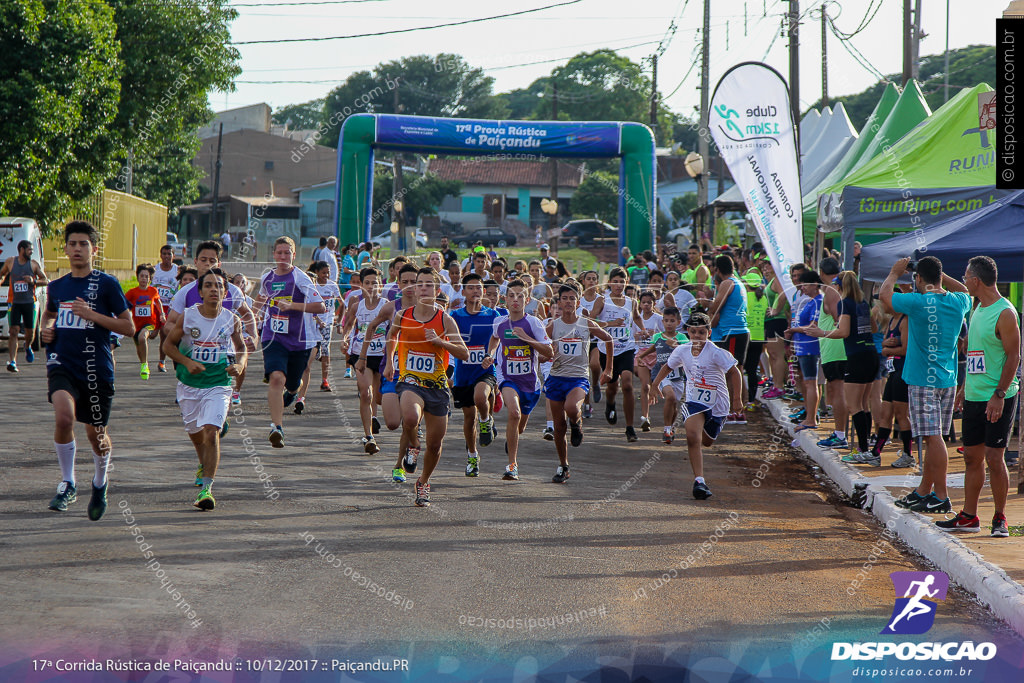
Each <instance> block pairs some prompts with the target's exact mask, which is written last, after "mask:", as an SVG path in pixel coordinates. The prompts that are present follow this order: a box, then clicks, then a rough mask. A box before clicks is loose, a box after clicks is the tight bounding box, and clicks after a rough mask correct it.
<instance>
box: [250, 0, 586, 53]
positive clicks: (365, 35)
mask: <svg viewBox="0 0 1024 683" xmlns="http://www.w3.org/2000/svg"><path fill="white" fill-rule="evenodd" d="M580 2H582V0H566V1H565V2H558V3H555V4H553V5H544V6H543V7H535V8H533V9H524V10H520V11H518V12H508V13H506V14H496V15H494V16H490V17H478V18H476V19H464V20H463V21H453V22H449V23H446V24H434V25H433V26H416V27H414V28H396V29H391V30H390V31H377V32H374V33H354V34H351V35H347V36H324V37H322V38H277V39H273V40H245V41H241V42H238V43H234V44H235V45H266V44H269V43H310V42H318V41H324V40H348V39H349V38H369V37H372V36H389V35H394V34H396V33H412V32H413V31H429V30H431V29H435V28H447V27H449V26H465V25H466V24H477V23H480V22H482V21H492V20H494V19H507V18H508V17H517V16H520V15H523V14H530V13H532V12H541V11H543V10H547V9H553V8H555V7H566V6H568V5H575V4H577V3H580Z"/></svg>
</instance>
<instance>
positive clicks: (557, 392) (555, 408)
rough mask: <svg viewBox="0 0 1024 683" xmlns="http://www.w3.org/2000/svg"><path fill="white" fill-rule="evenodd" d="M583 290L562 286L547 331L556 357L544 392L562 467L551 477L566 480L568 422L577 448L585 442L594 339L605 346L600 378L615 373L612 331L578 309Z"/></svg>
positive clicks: (607, 378)
mask: <svg viewBox="0 0 1024 683" xmlns="http://www.w3.org/2000/svg"><path fill="white" fill-rule="evenodd" d="M579 298H580V297H579V292H577V291H576V288H575V287H573V286H571V285H568V284H564V285H562V286H560V287H559V288H558V306H559V311H560V313H561V315H560V317H558V318H555V319H553V320H552V321H551V322H550V323H548V326H547V330H546V332H547V335H548V337H549V338H550V339H552V340H553V348H554V352H555V355H554V359H553V361H552V363H551V371H550V373H549V375H548V377H547V379H546V380H545V382H544V395H545V396H546V397H547V403H548V407H549V408H550V411H551V416H552V419H553V422H554V442H555V451H556V452H557V453H558V469H557V470H555V476H554V477H552V478H551V481H552V482H554V483H556V484H564V483H565V481H566V480H567V479H568V478H569V449H568V447H567V446H566V440H565V433H566V426H567V424H568V428H569V430H570V431H571V433H572V436H571V437H570V443H572V446H573V448H576V447H578V446H579V445H580V444H581V443H583V419H582V413H581V410H580V409H581V406H582V404H583V401H584V400H586V397H587V396H588V395H589V394H590V381H589V377H590V361H589V358H588V351H589V349H590V345H591V342H592V340H594V339H596V340H600V341H602V342H604V346H605V368H604V371H603V372H602V373H601V375H599V380H600V381H602V382H607V381H608V380H610V379H611V376H612V365H613V363H612V359H613V358H614V355H615V354H614V350H613V348H614V343H613V342H612V338H611V335H609V334H608V333H607V332H605V331H604V330H603V329H602V328H601V326H600V325H598V324H597V323H596V322H594V321H593V320H590V319H589V318H582V317H580V316H579V315H578V313H577V308H578V306H579Z"/></svg>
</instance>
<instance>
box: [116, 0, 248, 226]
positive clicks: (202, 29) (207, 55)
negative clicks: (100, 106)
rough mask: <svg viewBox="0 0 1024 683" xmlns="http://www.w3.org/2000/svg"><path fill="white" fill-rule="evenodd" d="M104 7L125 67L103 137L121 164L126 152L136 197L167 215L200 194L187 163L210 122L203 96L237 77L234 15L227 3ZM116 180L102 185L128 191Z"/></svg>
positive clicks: (131, 1) (131, 0)
mask: <svg viewBox="0 0 1024 683" xmlns="http://www.w3.org/2000/svg"><path fill="white" fill-rule="evenodd" d="M109 4H110V5H111V6H112V7H113V8H114V12H115V21H116V23H117V39H118V41H119V42H120V44H121V52H120V56H121V60H122V61H123V63H124V70H123V72H122V75H121V99H120V103H119V106H118V111H117V118H116V119H115V121H114V122H113V124H112V126H111V128H110V134H109V137H110V139H111V141H112V143H113V145H114V147H115V150H116V152H117V154H118V161H119V163H121V164H124V163H126V162H127V158H128V154H129V152H131V154H132V156H133V157H134V163H133V171H134V173H133V191H134V193H135V194H138V195H140V196H142V197H145V198H146V199H149V200H151V201H155V202H159V203H161V204H166V205H168V206H169V207H171V209H172V211H173V210H175V209H176V208H177V207H178V206H180V205H182V204H188V203H190V202H192V201H193V200H195V199H196V198H197V197H198V196H199V194H198V182H199V179H200V178H201V177H202V175H203V171H202V170H201V169H199V168H197V167H195V166H193V164H192V160H193V159H194V158H195V155H196V153H197V152H198V151H199V144H200V143H199V138H198V137H197V135H196V130H197V129H198V128H199V127H200V126H203V125H204V124H206V123H208V122H209V121H210V119H211V118H212V117H213V112H212V111H210V109H209V107H208V106H207V93H208V92H209V91H210V90H211V89H217V90H221V91H225V92H229V91H231V90H234V85H233V79H234V78H235V76H237V75H238V74H239V73H241V67H240V66H239V64H238V60H239V53H238V50H236V49H235V48H234V47H231V34H230V31H229V28H228V27H229V24H230V22H231V21H232V20H233V19H234V18H235V17H236V16H237V12H236V11H235V10H234V9H231V7H230V6H229V5H228V3H227V0H210V1H209V2H202V3H173V2H167V3H163V2H145V3H142V2H137V1H136V0H109ZM154 55H159V59H154ZM121 178H123V173H121V174H118V177H117V178H114V179H112V180H109V181H108V186H109V187H112V188H114V189H118V190H124V189H126V188H125V187H124V182H123V180H122V179H121Z"/></svg>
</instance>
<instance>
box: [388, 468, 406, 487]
mask: <svg viewBox="0 0 1024 683" xmlns="http://www.w3.org/2000/svg"><path fill="white" fill-rule="evenodd" d="M391 481H398V482H403V483H404V482H405V470H403V469H402V468H401V467H396V468H395V469H393V470H391Z"/></svg>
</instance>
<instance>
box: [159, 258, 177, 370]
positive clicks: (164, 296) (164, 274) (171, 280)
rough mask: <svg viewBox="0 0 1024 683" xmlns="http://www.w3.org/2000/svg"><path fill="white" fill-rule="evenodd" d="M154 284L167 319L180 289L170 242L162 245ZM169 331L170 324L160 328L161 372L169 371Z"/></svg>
mask: <svg viewBox="0 0 1024 683" xmlns="http://www.w3.org/2000/svg"><path fill="white" fill-rule="evenodd" d="M153 286H154V287H156V291H157V292H158V293H159V294H160V305H161V306H162V307H163V309H164V319H165V320H166V319H167V314H168V313H169V312H170V310H171V300H172V299H173V298H174V293H175V292H177V291H178V266H176V265H175V263H174V250H173V249H172V248H171V245H169V244H165V245H164V246H162V247H160V263H158V264H156V268H155V269H154V271H153ZM169 331H170V329H169V326H168V325H164V326H163V327H161V328H160V345H159V346H160V351H159V353H160V362H159V363H157V366H156V369H157V370H158V371H159V372H167V368H166V366H164V359H165V358H167V356H166V355H165V354H164V341H165V340H166V339H167V333H168V332H169Z"/></svg>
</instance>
